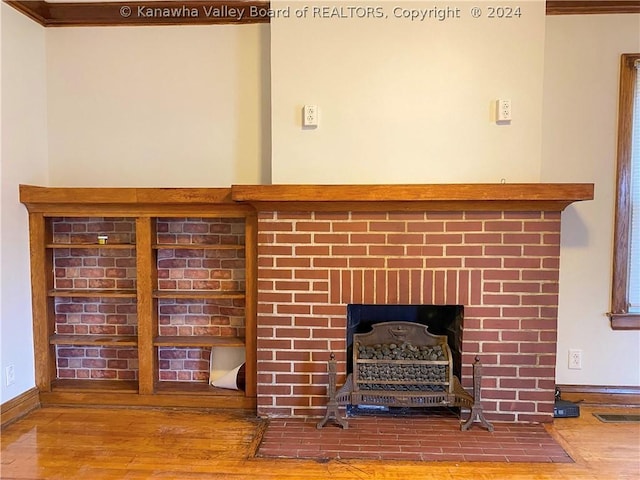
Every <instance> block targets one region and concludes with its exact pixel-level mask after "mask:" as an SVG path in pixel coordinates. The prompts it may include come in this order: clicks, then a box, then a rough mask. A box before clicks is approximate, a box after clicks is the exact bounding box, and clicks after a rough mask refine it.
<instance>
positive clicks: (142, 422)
mask: <svg viewBox="0 0 640 480" xmlns="http://www.w3.org/2000/svg"><path fill="white" fill-rule="evenodd" d="M593 412H605V413H638V409H633V408H624V409H621V408H611V407H606V408H605V407H602V408H598V407H593V406H583V407H582V411H581V417H580V418H578V419H557V420H556V421H555V422H554V424H553V425H552V426H550V427H549V428H548V429H549V431H550V433H551V434H552V435H553V436H554V438H556V440H557V441H558V442H560V443H561V444H562V445H563V447H564V448H565V449H566V450H567V452H568V453H569V454H570V455H571V456H572V457H573V458H574V460H575V461H576V462H575V463H573V464H532V463H513V464H510V463H488V462H483V463H471V462H470V463H460V462H404V461H403V462H400V461H393V462H381V461H367V460H348V461H346V460H342V461H340V460H331V461H328V462H317V461H312V460H282V459H277V460H276V459H264V458H254V457H253V453H254V451H255V449H256V447H257V438H259V432H260V429H261V428H263V425H264V424H263V422H262V421H261V420H259V419H256V418H254V417H253V416H252V414H251V413H248V412H244V411H237V410H227V411H220V410H217V411H205V410H160V409H126V408H78V407H74V408H63V407H47V408H43V409H41V410H37V411H35V412H32V413H31V414H30V415H28V416H27V417H26V418H24V419H22V420H19V421H18V422H16V423H14V424H12V425H9V426H7V427H5V428H4V429H3V430H2V437H1V442H2V448H1V453H2V457H1V470H0V478H2V479H3V480H10V479H30V480H35V479H47V480H51V479H76V478H77V479H83V480H96V479H118V480H120V479H127V480H129V479H134V480H135V479H194V478H197V479H232V480H239V479H245V478H246V479H265V480H276V479H285V480H286V479H292V480H293V479H296V480H316V479H326V478H331V479H339V480H341V479H354V480H363V479H375V480H391V479H394V480H395V479H405V478H410V479H431V478H433V479H438V480H465V479H473V480H485V479H486V480H489V479H491V480H502V479H509V480H511V479H516V480H518V479H536V480H544V479H549V480H586V479H590V480H591V479H593V480H596V479H597V480H609V479H610V480H636V479H638V478H640V424H637V423H636V424H631V423H629V424H624V423H602V422H600V421H599V420H598V419H596V418H595V417H594V416H593V415H592V413H593Z"/></svg>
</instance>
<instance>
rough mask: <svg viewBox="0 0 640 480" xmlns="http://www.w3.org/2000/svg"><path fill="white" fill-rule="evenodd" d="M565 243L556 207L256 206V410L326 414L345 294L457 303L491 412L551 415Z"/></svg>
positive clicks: (367, 299) (349, 298) (352, 298)
mask: <svg viewBox="0 0 640 480" xmlns="http://www.w3.org/2000/svg"><path fill="white" fill-rule="evenodd" d="M559 250H560V212H475V211H474V212H403V213H393V212H375V213H367V212H315V213H314V212H311V213H295V212H263V213H261V214H260V216H259V226H258V344H257V345H258V352H257V355H258V413H259V414H260V415H263V416H282V415H284V416H307V415H314V416H320V415H322V414H323V412H324V405H325V404H326V401H327V397H326V387H327V375H326V361H327V360H328V355H329V352H330V351H333V352H336V357H337V359H338V360H339V376H340V377H341V380H344V376H345V372H346V358H345V328H346V305H347V304H349V303H390V304H403V303H407V304H461V305H464V307H465V309H464V325H463V341H464V343H463V375H462V376H463V378H462V382H463V385H464V386H465V387H470V386H471V372H472V369H471V364H472V362H473V358H474V357H475V355H479V356H480V358H481V360H482V362H483V364H484V366H485V368H484V381H483V388H484V396H483V405H484V408H485V412H486V413H487V416H488V418H490V419H492V420H503V421H525V422H527V421H543V422H544V421H551V419H552V414H553V401H554V385H555V360H556V353H555V348H556V347H555V343H556V321H557V304H558V273H559V272H558V268H559ZM339 381H340V380H339Z"/></svg>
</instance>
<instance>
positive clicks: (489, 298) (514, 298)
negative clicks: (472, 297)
mask: <svg viewBox="0 0 640 480" xmlns="http://www.w3.org/2000/svg"><path fill="white" fill-rule="evenodd" d="M482 303H483V304H484V305H520V297H519V296H518V295H505V294H502V295H483V296H482Z"/></svg>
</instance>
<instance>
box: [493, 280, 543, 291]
mask: <svg viewBox="0 0 640 480" xmlns="http://www.w3.org/2000/svg"><path fill="white" fill-rule="evenodd" d="M502 290H503V291H504V292H509V293H539V292H540V284H539V283H525V282H518V283H516V282H506V283H504V284H503V285H502Z"/></svg>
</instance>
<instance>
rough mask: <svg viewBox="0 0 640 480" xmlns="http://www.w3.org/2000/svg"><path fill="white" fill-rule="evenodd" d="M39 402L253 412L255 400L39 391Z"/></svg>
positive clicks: (223, 395)
mask: <svg viewBox="0 0 640 480" xmlns="http://www.w3.org/2000/svg"><path fill="white" fill-rule="evenodd" d="M40 403H41V404H42V405H44V406H53V405H79V406H87V405H113V406H120V407H158V408H167V407H168V408H174V407H183V408H241V409H248V410H253V411H255V409H256V404H257V402H256V398H255V397H247V396H245V395H244V392H236V391H234V390H224V391H222V390H221V389H216V391H215V392H212V393H209V392H204V391H203V392H201V393H196V394H190V393H184V392H182V393H176V394H173V393H154V394H149V395H144V394H139V393H138V392H137V391H115V390H114V391H102V392H101V391H91V390H86V389H85V390H82V389H80V390H76V391H67V390H64V389H58V390H55V391H52V392H45V391H41V392H40Z"/></svg>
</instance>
